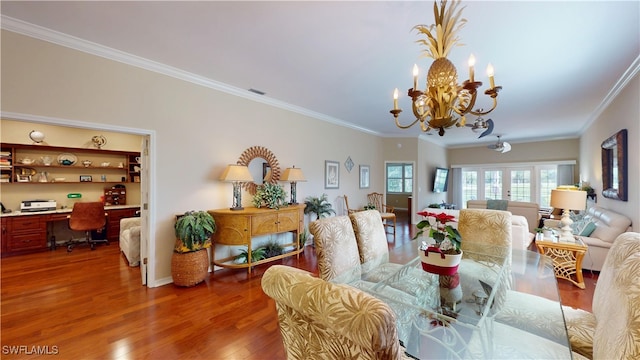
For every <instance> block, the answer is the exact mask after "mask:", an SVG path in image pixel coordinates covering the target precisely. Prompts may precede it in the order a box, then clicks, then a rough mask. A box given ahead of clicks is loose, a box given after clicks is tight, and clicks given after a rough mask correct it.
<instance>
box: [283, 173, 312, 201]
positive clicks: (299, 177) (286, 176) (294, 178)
mask: <svg viewBox="0 0 640 360" xmlns="http://www.w3.org/2000/svg"><path fill="white" fill-rule="evenodd" d="M280 180H282V181H289V182H290V183H291V202H290V203H289V204H291V205H295V204H297V202H296V183H297V182H298V181H307V179H305V178H304V174H303V173H302V170H301V169H300V168H297V167H295V165H294V166H293V167H290V168H286V169H285V170H284V173H283V174H282V177H281V178H280Z"/></svg>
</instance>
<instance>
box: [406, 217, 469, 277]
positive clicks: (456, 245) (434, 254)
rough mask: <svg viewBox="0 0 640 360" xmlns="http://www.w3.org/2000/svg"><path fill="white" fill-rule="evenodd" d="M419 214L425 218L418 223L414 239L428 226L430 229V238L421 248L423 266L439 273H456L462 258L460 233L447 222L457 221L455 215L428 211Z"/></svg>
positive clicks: (429, 270)
mask: <svg viewBox="0 0 640 360" xmlns="http://www.w3.org/2000/svg"><path fill="white" fill-rule="evenodd" d="M418 215H420V216H422V217H423V220H421V221H420V222H419V223H418V224H417V228H418V232H417V233H416V235H415V236H414V237H413V239H414V240H415V239H417V238H418V237H420V236H421V235H423V234H424V232H425V230H426V229H427V228H428V229H429V233H428V237H429V240H428V241H426V240H423V241H422V244H421V245H420V248H419V249H420V257H421V259H422V268H423V269H424V270H425V271H428V272H431V273H434V274H439V275H453V274H455V273H456V272H457V271H458V265H459V264H460V260H461V259H462V250H460V233H459V232H458V230H457V229H454V228H453V227H452V226H451V225H448V224H447V223H450V222H455V221H456V220H455V217H454V216H453V215H448V214H446V213H439V214H436V213H431V212H427V211H421V212H419V213H418ZM431 239H433V240H431Z"/></svg>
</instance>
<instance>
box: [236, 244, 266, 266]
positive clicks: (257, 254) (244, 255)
mask: <svg viewBox="0 0 640 360" xmlns="http://www.w3.org/2000/svg"><path fill="white" fill-rule="evenodd" d="M265 258H266V256H265V249H264V248H263V247H261V248H257V249H253V250H251V262H255V261H260V260H263V259H265ZM235 261H236V262H237V263H247V262H248V261H249V251H248V250H247V249H242V250H240V254H238V255H236V257H235Z"/></svg>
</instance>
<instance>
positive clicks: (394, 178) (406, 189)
mask: <svg viewBox="0 0 640 360" xmlns="http://www.w3.org/2000/svg"><path fill="white" fill-rule="evenodd" d="M412 192H413V164H400V163H388V164H387V193H393V194H403V193H404V194H407V193H408V194H411V193H412Z"/></svg>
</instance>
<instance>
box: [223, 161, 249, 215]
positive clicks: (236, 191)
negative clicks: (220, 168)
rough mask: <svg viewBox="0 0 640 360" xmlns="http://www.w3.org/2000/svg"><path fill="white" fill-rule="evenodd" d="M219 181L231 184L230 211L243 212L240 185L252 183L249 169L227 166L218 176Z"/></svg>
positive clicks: (240, 166) (239, 166)
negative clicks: (231, 200) (231, 201)
mask: <svg viewBox="0 0 640 360" xmlns="http://www.w3.org/2000/svg"><path fill="white" fill-rule="evenodd" d="M220 180H222V181H227V182H231V183H233V207H232V208H230V209H231V210H243V209H244V208H243V207H242V192H241V189H240V185H241V184H242V183H244V182H249V181H253V176H251V173H250V172H249V168H248V167H247V166H244V165H233V164H232V165H228V166H227V168H226V169H224V172H223V173H222V175H221V176H220Z"/></svg>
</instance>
